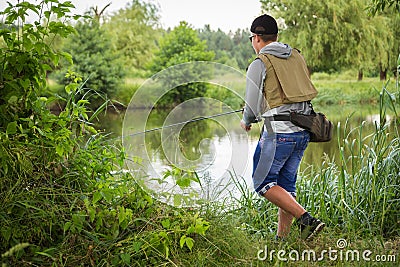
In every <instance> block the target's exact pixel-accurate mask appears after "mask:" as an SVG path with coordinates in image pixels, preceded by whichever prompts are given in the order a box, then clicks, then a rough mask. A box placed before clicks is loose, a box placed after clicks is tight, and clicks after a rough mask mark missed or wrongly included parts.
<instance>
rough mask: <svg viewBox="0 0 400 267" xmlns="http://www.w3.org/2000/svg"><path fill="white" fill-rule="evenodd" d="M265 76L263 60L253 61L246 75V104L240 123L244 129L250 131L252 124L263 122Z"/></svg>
mask: <svg viewBox="0 0 400 267" xmlns="http://www.w3.org/2000/svg"><path fill="white" fill-rule="evenodd" d="M264 76H265V67H264V63H263V62H262V61H261V60H255V61H253V62H252V63H251V64H250V66H249V68H248V70H247V75H246V104H245V107H244V111H243V119H242V121H241V122H240V124H241V126H242V128H243V129H244V130H246V131H249V130H250V128H251V124H252V123H254V122H258V121H260V120H261V114H260V113H261V112H262V108H263V103H264V96H263V92H262V90H263V77H264Z"/></svg>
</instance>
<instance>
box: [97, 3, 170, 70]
mask: <svg viewBox="0 0 400 267" xmlns="http://www.w3.org/2000/svg"><path fill="white" fill-rule="evenodd" d="M157 13H158V9H157V7H156V6H155V5H154V4H152V3H144V2H141V1H139V0H132V1H131V2H130V3H129V4H128V5H127V7H126V8H124V9H121V10H119V11H118V12H117V13H116V14H114V15H112V16H111V17H110V18H109V19H108V20H107V21H106V23H105V24H104V27H105V29H106V31H107V32H108V33H109V34H110V36H111V40H112V44H113V46H114V47H115V49H116V50H117V51H120V52H121V53H122V55H123V65H124V66H125V67H126V68H127V69H128V71H129V72H133V73H137V72H139V74H140V73H143V72H145V71H146V70H147V69H148V63H149V62H151V60H152V59H153V56H154V50H156V49H157V40H158V38H159V35H160V32H162V31H161V29H158V23H159V22H158V21H159V16H158V14H157Z"/></svg>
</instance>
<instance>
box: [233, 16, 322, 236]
mask: <svg viewBox="0 0 400 267" xmlns="http://www.w3.org/2000/svg"><path fill="white" fill-rule="evenodd" d="M250 31H251V33H252V35H251V36H250V41H251V44H252V46H253V49H254V51H255V52H256V54H257V58H256V59H255V60H254V61H253V62H252V63H251V64H250V66H249V67H248V70H247V78H246V105H245V109H244V112H243V119H242V120H241V123H240V124H241V127H242V128H243V129H244V130H246V131H250V130H251V124H252V123H256V122H259V121H261V119H262V118H263V119H264V126H263V133H262V134H261V136H260V140H259V142H258V144H257V147H256V150H255V153H254V156H253V163H254V166H253V184H254V188H255V191H256V192H257V193H258V194H260V195H261V196H264V197H265V198H266V199H268V200H269V201H271V202H272V203H273V204H275V205H276V206H278V207H279V210H278V229H277V234H276V238H277V239H282V238H284V237H286V236H287V235H288V233H289V231H290V227H291V225H292V222H293V218H296V219H297V223H298V225H299V226H300V231H301V238H302V239H305V240H310V239H311V238H313V237H314V236H315V235H316V234H317V233H318V232H320V231H321V230H322V229H323V227H324V226H325V224H324V223H323V222H321V221H320V220H318V219H316V218H314V217H313V216H311V215H310V214H309V213H308V212H307V211H306V210H305V209H304V208H303V207H302V206H301V205H300V204H299V203H298V202H297V201H296V179H297V170H298V168H299V165H300V161H301V159H302V157H303V154H304V151H305V149H306V148H307V145H308V143H309V140H310V135H309V132H308V131H305V130H304V129H303V128H300V127H298V126H295V125H294V124H292V123H291V122H290V121H274V119H273V118H274V115H275V116H276V115H289V113H290V111H295V112H297V113H301V114H306V115H309V114H310V113H311V110H312V107H311V103H310V100H311V99H312V98H314V97H315V96H316V95H317V91H316V89H315V87H314V86H313V84H312V83H311V80H310V77H309V73H308V69H307V65H306V63H305V61H304V58H303V57H302V55H301V54H300V53H299V51H298V50H296V49H293V48H291V47H290V46H289V45H287V44H283V43H280V42H278V41H277V40H278V26H277V23H276V20H275V19H274V18H273V17H271V16H269V15H262V16H259V17H257V18H256V19H255V20H254V21H253V23H252V25H251V28H250Z"/></svg>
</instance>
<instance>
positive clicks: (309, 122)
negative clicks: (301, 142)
mask: <svg viewBox="0 0 400 267" xmlns="http://www.w3.org/2000/svg"><path fill="white" fill-rule="evenodd" d="M274 120H275V121H290V122H292V123H293V124H294V125H296V126H299V127H301V128H303V129H305V130H307V131H309V132H310V142H329V141H330V140H331V139H332V132H333V124H332V122H331V121H329V120H328V119H327V118H326V116H325V115H324V114H323V113H320V112H315V111H314V109H312V112H311V114H310V115H304V114H300V113H296V112H294V111H291V112H290V115H274Z"/></svg>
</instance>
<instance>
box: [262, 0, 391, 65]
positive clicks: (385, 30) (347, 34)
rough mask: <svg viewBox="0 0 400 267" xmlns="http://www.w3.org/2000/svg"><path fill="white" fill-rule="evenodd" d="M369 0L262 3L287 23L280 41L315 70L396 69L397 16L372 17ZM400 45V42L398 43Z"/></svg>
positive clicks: (286, 0)
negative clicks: (285, 43) (368, 9)
mask: <svg viewBox="0 0 400 267" xmlns="http://www.w3.org/2000/svg"><path fill="white" fill-rule="evenodd" d="M366 2H367V1H366V0H357V1H323V2H321V1H320V2H318V1H308V0H307V1H294V0H285V1H262V3H263V5H264V8H265V9H267V10H271V12H273V13H274V14H275V15H276V16H277V17H281V18H283V19H284V21H285V25H286V26H287V28H283V27H281V28H282V31H281V36H282V38H281V40H283V41H284V42H287V43H290V44H291V45H293V46H294V47H297V48H299V49H300V50H301V51H302V53H303V54H304V55H305V58H306V59H307V63H308V64H309V66H310V67H311V68H313V70H314V71H332V70H341V68H343V67H348V66H357V68H358V69H359V70H363V69H368V68H371V67H373V68H375V69H379V68H381V70H382V71H385V70H388V69H391V68H392V67H393V66H394V60H395V57H397V54H398V53H395V54H393V52H391V51H392V48H393V47H395V49H396V50H398V47H396V45H395V43H396V42H395V40H396V39H397V38H398V37H396V31H397V30H396V28H398V27H392V22H391V21H392V20H396V19H398V16H397V15H396V14H391V15H389V16H375V17H369V16H368V14H367V13H366V12H365V8H366V6H367V3H366ZM397 43H398V42H397Z"/></svg>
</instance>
